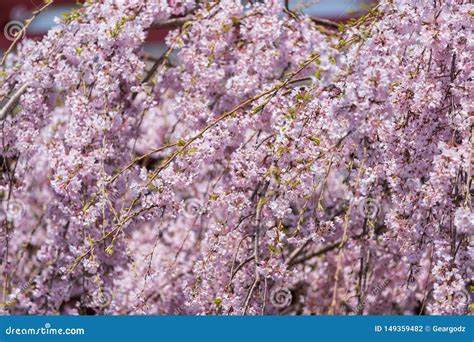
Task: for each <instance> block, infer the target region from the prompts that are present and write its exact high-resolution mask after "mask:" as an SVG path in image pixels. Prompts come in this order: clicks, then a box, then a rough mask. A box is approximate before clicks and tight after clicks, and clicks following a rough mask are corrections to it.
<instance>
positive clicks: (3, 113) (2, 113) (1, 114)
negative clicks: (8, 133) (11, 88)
mask: <svg viewBox="0 0 474 342" xmlns="http://www.w3.org/2000/svg"><path fill="white" fill-rule="evenodd" d="M26 88H28V84H23V85H22V86H21V87H20V88H18V89H17V90H16V91H15V92H14V93H13V95H12V96H11V97H10V99H9V100H8V101H7V103H6V104H5V105H4V106H3V107H2V109H1V110H0V121H1V120H4V119H5V118H6V117H7V115H8V113H10V111H11V110H12V109H13V108H14V107H15V106H16V104H17V103H18V101H20V97H21V95H23V93H24V92H25V91H26Z"/></svg>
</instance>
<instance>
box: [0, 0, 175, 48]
mask: <svg viewBox="0 0 474 342" xmlns="http://www.w3.org/2000/svg"><path fill="white" fill-rule="evenodd" d="M75 4H76V0H54V3H53V4H52V5H51V6H52V7H53V6H61V5H62V6H73V5H75ZM43 5H44V1H43V0H0V29H1V31H0V50H3V51H5V50H6V49H8V47H9V46H10V44H11V43H12V42H11V41H10V40H8V39H6V37H5V34H4V32H3V31H4V28H5V27H6V25H7V24H8V23H9V22H10V21H12V20H19V21H22V22H24V21H25V19H28V18H30V17H31V13H32V12H33V11H34V10H36V9H39V8H41V7H42V6H43ZM18 14H20V16H21V17H22V16H24V18H18ZM167 32H168V29H160V30H153V31H151V32H150V36H149V40H150V41H153V42H159V41H163V39H164V37H165V36H166V34H167ZM44 33H46V32H41V33H31V32H28V33H27V35H28V37H30V38H34V37H41V36H42V35H43V34H44Z"/></svg>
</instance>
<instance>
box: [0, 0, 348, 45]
mask: <svg viewBox="0 0 474 342" xmlns="http://www.w3.org/2000/svg"><path fill="white" fill-rule="evenodd" d="M75 4H76V0H54V3H53V4H52V5H51V8H52V7H54V6H68V7H71V6H74V5H75ZM43 5H44V0H0V29H1V32H0V50H3V51H5V50H6V49H7V48H8V47H9V46H10V44H11V43H12V42H11V41H10V40H8V39H6V37H5V34H4V32H3V31H4V28H5V27H6V25H7V24H8V23H9V22H10V21H12V20H19V21H21V22H24V21H25V20H26V19H28V18H30V17H31V13H32V12H33V11H34V10H36V9H39V8H41V7H42V6H43ZM347 19H348V17H347V16H344V15H343V16H339V17H338V18H337V21H345V20H347ZM168 31H169V30H168V29H160V30H152V31H150V35H149V37H148V40H149V41H150V42H160V41H163V39H164V37H165V36H166V34H167V32H168ZM44 33H46V32H38V33H36V32H35V33H32V32H30V31H28V32H27V35H28V37H30V38H34V37H41V36H42V35H43V34H44Z"/></svg>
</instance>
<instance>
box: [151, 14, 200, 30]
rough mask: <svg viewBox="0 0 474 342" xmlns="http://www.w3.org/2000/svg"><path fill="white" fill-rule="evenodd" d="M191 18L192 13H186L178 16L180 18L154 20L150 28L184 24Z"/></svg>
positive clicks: (155, 28)
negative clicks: (183, 15)
mask: <svg viewBox="0 0 474 342" xmlns="http://www.w3.org/2000/svg"><path fill="white" fill-rule="evenodd" d="M192 19H193V16H192V15H187V16H185V17H180V18H171V19H168V20H160V21H155V22H154V23H153V24H151V26H150V28H151V29H152V30H157V29H161V28H168V27H178V26H181V25H183V24H185V23H186V22H188V21H191V20H192Z"/></svg>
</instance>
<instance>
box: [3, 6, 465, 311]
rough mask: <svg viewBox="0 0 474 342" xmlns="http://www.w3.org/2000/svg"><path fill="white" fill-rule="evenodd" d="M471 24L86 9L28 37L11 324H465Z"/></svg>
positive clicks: (15, 88) (7, 72)
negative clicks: (153, 50)
mask: <svg viewBox="0 0 474 342" xmlns="http://www.w3.org/2000/svg"><path fill="white" fill-rule="evenodd" d="M46 5H48V4H46ZM473 13H474V6H473V5H472V4H469V1H467V0H433V1H420V0H395V1H394V0H382V1H381V2H380V3H378V4H377V5H376V6H375V7H373V8H371V9H370V10H369V11H368V12H367V14H365V15H364V16H362V17H360V18H358V19H355V20H351V21H349V22H347V23H344V24H336V23H333V22H330V21H327V20H322V19H318V18H311V17H310V16H308V15H305V14H304V13H301V12H299V11H295V10H291V9H290V8H289V7H288V3H283V2H280V1H275V0H269V1H262V2H248V3H247V2H244V3H242V2H241V1H233V0H220V1H192V0H187V1H165V0H100V1H99V0H86V2H85V3H84V4H83V5H81V6H80V7H79V8H78V9H76V10H73V11H72V12H70V13H69V14H67V15H65V16H64V18H62V19H58V20H57V22H56V24H57V25H56V26H55V27H54V28H53V29H52V30H50V31H49V33H48V34H47V35H46V36H45V37H44V38H43V39H41V40H40V41H34V40H31V39H27V38H28V37H22V39H20V35H21V33H24V32H23V31H22V32H20V33H19V34H18V35H17V36H16V39H15V41H14V44H13V45H12V48H11V49H9V50H8V51H7V52H6V54H5V56H4V58H3V60H2V65H1V72H0V99H2V102H1V107H0V108H1V109H0V110H1V112H0V118H1V120H2V121H1V123H2V124H1V125H2V127H1V142H2V144H1V157H2V159H1V160H2V177H1V182H0V186H1V194H2V211H1V217H0V219H1V237H0V239H1V240H0V241H1V243H0V264H1V277H0V280H1V285H0V287H1V288H2V299H1V302H2V307H1V311H2V313H3V314H58V313H60V314H72V315H76V314H164V315H175V314H191V315H198V314H199V315H200V314H222V315H235V314H237V315H241V314H249V315H260V314H272V315H288V314H291V315H294V314H305V315H307V314H331V315H332V314H336V315H354V314H466V313H468V312H469V310H470V308H469V304H470V300H471V298H470V296H471V292H470V290H471V287H472V286H473V283H472V282H473V268H472V267H473V248H472V247H473V243H472V240H471V239H470V237H471V236H472V234H473V233H474V230H473V229H474V214H473V212H472V204H471V197H472V195H473V191H474V188H473V184H472V178H471V177H472V161H473V157H472V152H471V148H472V147H473V142H474V140H473V121H472V119H471V118H472V116H473V102H472V94H473V85H472V70H473V67H474V66H473V61H472V58H471V57H472V53H473V49H474V46H473V42H474V39H473V34H472V33H473V30H472V29H473ZM35 15H36V14H35ZM28 23H29V22H28ZM161 27H173V29H172V30H171V31H170V33H169V34H168V35H167V37H166V45H167V51H166V52H165V53H163V55H161V56H152V55H150V54H149V53H146V52H145V51H144V43H145V40H146V38H147V35H148V34H149V33H150V32H151V31H152V30H156V29H158V28H161Z"/></svg>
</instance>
